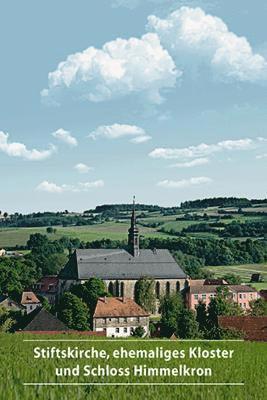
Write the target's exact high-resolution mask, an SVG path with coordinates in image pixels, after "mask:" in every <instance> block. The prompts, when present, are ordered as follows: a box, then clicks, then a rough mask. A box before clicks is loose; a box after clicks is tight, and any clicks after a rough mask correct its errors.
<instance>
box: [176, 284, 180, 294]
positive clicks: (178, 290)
mask: <svg viewBox="0 0 267 400" xmlns="http://www.w3.org/2000/svg"><path fill="white" fill-rule="evenodd" d="M176 292H177V293H178V292H180V282H176Z"/></svg>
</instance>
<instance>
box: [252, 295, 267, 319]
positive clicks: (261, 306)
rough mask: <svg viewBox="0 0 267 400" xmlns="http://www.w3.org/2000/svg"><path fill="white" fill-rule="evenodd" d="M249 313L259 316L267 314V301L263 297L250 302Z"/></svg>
mask: <svg viewBox="0 0 267 400" xmlns="http://www.w3.org/2000/svg"><path fill="white" fill-rule="evenodd" d="M250 307H251V310H250V314H251V315H253V316H255V317H259V316H263V315H267V301H265V300H264V299H261V298H260V299H257V300H254V301H251V302H250Z"/></svg>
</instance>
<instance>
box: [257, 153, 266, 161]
mask: <svg viewBox="0 0 267 400" xmlns="http://www.w3.org/2000/svg"><path fill="white" fill-rule="evenodd" d="M256 158H257V160H261V159H262V158H267V153H264V154H258V155H257V156H256Z"/></svg>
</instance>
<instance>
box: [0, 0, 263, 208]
mask: <svg viewBox="0 0 267 400" xmlns="http://www.w3.org/2000/svg"><path fill="white" fill-rule="evenodd" d="M0 15H1V24H0V47H1V64H0V65H1V67H0V68H1V74H0V170H1V178H2V186H1V201H0V209H1V210H4V211H8V212H15V211H18V212H30V211H38V210H64V209H68V210H85V209H88V208H91V207H94V206H95V205H97V204H103V203H114V202H129V201H131V198H132V195H133V194H135V195H136V197H137V200H138V202H145V203H153V204H161V205H166V206H167V205H177V204H179V203H180V202H181V201H184V200H187V199H188V200H189V199H195V198H203V197H210V196H212V197H213V196H246V197H249V198H257V197H266V169H267V168H266V163H267V128H266V125H267V124H266V122H267V113H266V103H267V96H266V86H267V85H266V84H267V37H266V18H267V5H266V4H264V2H257V3H254V2H251V1H244V0H236V1H234V2H233V1H230V0H228V1H227V0H226V1H216V0H214V1H211V0H207V1H201V0H199V1H197V0H188V1H186V0H184V1H182V0H180V1H178V0H176V1H175V0H164V1H163V0H142V1H139V0H113V1H107V0H99V1H97V2H88V1H85V0H77V1H75V2H66V1H62V0H58V1H56V2H54V1H51V0H47V1H46V2H36V1H33V0H29V1H27V2H21V1H18V0H16V1H14V0H10V1H9V2H5V4H4V3H3V4H1V6H0Z"/></svg>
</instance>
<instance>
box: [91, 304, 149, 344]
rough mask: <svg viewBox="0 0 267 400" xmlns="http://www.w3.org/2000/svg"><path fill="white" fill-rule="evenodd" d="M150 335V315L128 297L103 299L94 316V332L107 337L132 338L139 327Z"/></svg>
mask: <svg viewBox="0 0 267 400" xmlns="http://www.w3.org/2000/svg"><path fill="white" fill-rule="evenodd" d="M139 326H141V327H143V328H144V332H145V335H147V334H149V313H148V312H146V311H145V310H143V309H142V307H140V306H139V305H138V304H137V303H135V301H133V300H132V299H130V298H126V297H101V298H99V299H98V302H97V305H96V308H95V312H94V315H93V330H94V331H96V332H105V333H106V336H107V337H127V336H131V335H132V333H133V332H134V330H135V329H136V328H137V327H139Z"/></svg>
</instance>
